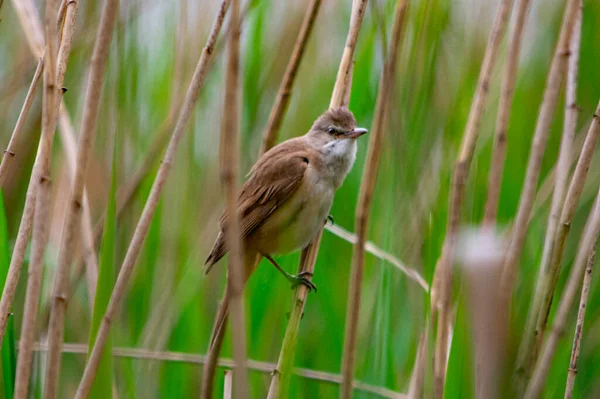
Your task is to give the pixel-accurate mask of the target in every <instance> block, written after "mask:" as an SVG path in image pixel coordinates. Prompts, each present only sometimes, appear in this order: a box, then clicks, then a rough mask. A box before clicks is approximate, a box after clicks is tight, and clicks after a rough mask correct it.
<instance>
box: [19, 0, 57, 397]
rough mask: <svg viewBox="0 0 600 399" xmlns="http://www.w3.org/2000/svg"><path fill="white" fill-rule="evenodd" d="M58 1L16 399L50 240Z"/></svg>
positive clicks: (26, 372) (49, 11)
mask: <svg viewBox="0 0 600 399" xmlns="http://www.w3.org/2000/svg"><path fill="white" fill-rule="evenodd" d="M57 6H58V4H57V2H56V1H55V0H54V1H52V0H49V1H47V2H46V12H45V18H44V20H45V21H44V26H45V36H46V50H45V62H44V63H45V68H44V91H43V107H42V135H41V138H40V144H39V149H38V155H37V159H36V162H35V163H34V167H33V171H32V178H31V181H32V182H31V183H30V186H29V189H31V191H32V192H35V194H34V196H35V206H34V209H35V211H34V212H33V219H34V220H33V234H32V235H33V238H32V244H31V260H30V262H29V276H28V277H29V278H28V279H27V289H26V293H25V308H24V315H23V323H22V328H21V333H22V336H21V340H20V342H19V357H18V361H17V374H16V381H15V395H14V397H15V398H16V399H25V398H26V397H27V391H28V388H29V376H30V374H31V363H32V358H33V343H34V338H35V337H34V334H35V321H36V319H37V310H38V301H39V297H40V292H41V288H42V271H43V266H44V252H45V249H46V243H47V241H48V232H49V222H50V189H51V187H50V185H51V182H50V157H51V153H52V141H53V138H54V130H55V128H56V112H55V110H56V103H57V100H58V93H57V86H56V83H57V82H56V59H57V52H58V51H57V45H56V39H57V37H58V36H57V29H56V10H57Z"/></svg>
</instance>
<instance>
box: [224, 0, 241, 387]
mask: <svg viewBox="0 0 600 399" xmlns="http://www.w3.org/2000/svg"><path fill="white" fill-rule="evenodd" d="M230 20H231V24H232V29H231V33H230V35H229V48H228V50H229V51H228V54H227V55H228V56H227V68H226V76H225V99H224V102H223V120H222V122H221V149H220V154H221V157H220V158H221V159H220V161H221V162H220V163H221V182H222V185H223V187H224V191H225V200H226V205H227V206H226V209H227V214H228V215H229V219H228V223H227V229H226V234H227V246H228V249H229V256H228V276H227V285H228V286H229V307H230V309H231V332H232V341H233V342H232V343H233V345H232V346H233V358H234V361H235V366H234V378H233V383H234V386H233V388H234V396H235V397H236V398H247V397H248V370H247V369H246V321H245V315H244V277H243V276H244V273H245V272H244V269H243V268H244V264H243V259H244V257H243V254H242V243H241V236H240V215H239V214H238V211H237V196H238V187H237V180H238V175H239V101H240V96H239V94H240V91H239V89H240V84H239V81H240V37H241V21H240V2H239V0H232V2H231V11H230Z"/></svg>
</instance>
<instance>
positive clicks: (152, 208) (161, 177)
mask: <svg viewBox="0 0 600 399" xmlns="http://www.w3.org/2000/svg"><path fill="white" fill-rule="evenodd" d="M229 2H230V0H223V1H222V2H221V7H220V9H219V13H218V15H217V18H216V20H215V22H214V23H213V26H212V29H211V32H210V35H209V37H208V40H207V42H206V46H205V47H204V49H203V50H202V54H201V55H200V59H199V61H198V65H197V66H196V70H195V71H194V75H193V77H192V81H191V82H190V85H189V87H188V89H187V93H186V95H185V100H184V101H183V103H182V107H181V110H180V113H179V118H178V120H177V124H176V126H175V130H174V131H173V135H172V137H171V141H170V142H169V146H168V147H167V151H166V152H165V156H164V158H163V161H162V163H161V165H160V167H159V169H158V173H157V175H156V178H155V180H154V184H153V185H152V189H151V191H150V196H149V197H148V200H147V202H146V205H145V207H144V210H143V212H142V216H141V217H140V221H139V222H138V225H137V227H136V230H135V232H134V234H133V237H132V239H131V243H130V245H129V248H128V249H127V254H126V255H125V260H124V261H123V265H122V266H121V269H120V271H119V275H118V277H117V282H116V284H115V288H114V289H113V292H112V295H111V298H110V302H109V304H108V307H107V309H106V314H105V315H104V317H103V318H102V323H101V324H100V328H99V330H98V335H97V337H96V341H95V344H94V347H93V348H92V350H91V353H90V356H89V359H88V362H87V364H86V367H85V370H84V372H83V377H82V379H81V381H80V383H79V387H78V388H77V393H76V395H75V398H76V399H83V398H86V397H87V395H88V394H89V390H90V388H91V386H92V383H93V381H94V377H95V375H96V371H97V369H98V364H99V362H100V359H101V356H102V352H103V349H104V345H105V344H106V339H107V338H108V333H109V331H110V326H111V323H112V320H113V318H114V316H115V314H116V311H117V309H118V307H119V304H120V303H121V300H122V299H123V295H124V294H125V290H126V288H127V285H128V281H129V278H130V277H131V273H132V272H133V268H134V266H135V263H136V260H137V257H138V255H139V253H140V250H141V247H142V244H143V242H144V239H145V237H146V234H147V233H148V229H149V228H150V222H151V221H152V217H153V216H154V213H155V212H156V207H157V205H158V201H159V199H160V195H161V193H162V190H163V189H164V186H165V183H166V180H167V178H168V176H169V172H170V170H171V167H172V164H173V160H174V158H175V156H176V153H177V147H178V145H179V142H180V141H181V138H182V137H183V133H184V131H185V126H186V124H187V122H188V120H189V118H190V115H191V114H192V111H193V108H194V105H195V104H196V102H197V100H198V96H199V94H200V89H201V87H202V85H203V83H204V80H205V78H206V73H207V71H208V67H209V65H210V61H211V59H212V57H213V54H214V52H213V50H214V46H215V41H216V39H217V36H218V34H219V32H220V31H221V26H222V25H223V20H224V18H225V12H226V10H227V7H228V5H229Z"/></svg>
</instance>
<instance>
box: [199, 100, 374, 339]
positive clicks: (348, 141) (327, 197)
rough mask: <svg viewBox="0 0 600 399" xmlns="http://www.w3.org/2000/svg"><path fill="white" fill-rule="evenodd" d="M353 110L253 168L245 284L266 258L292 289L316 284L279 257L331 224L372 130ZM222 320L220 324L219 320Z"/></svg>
mask: <svg viewBox="0 0 600 399" xmlns="http://www.w3.org/2000/svg"><path fill="white" fill-rule="evenodd" d="M356 125H357V123H356V119H355V118H354V115H353V114H352V112H351V111H350V110H349V109H348V108H347V107H335V108H330V109H328V110H327V111H325V112H324V113H323V114H321V115H320V116H319V117H318V118H317V120H316V121H315V122H314V123H313V125H312V127H311V128H310V130H309V131H308V132H307V133H306V134H305V135H303V136H300V137H296V138H292V139H289V140H286V141H284V142H282V143H280V144H278V145H276V146H275V147H273V148H271V149H270V150H269V151H267V152H266V153H264V154H263V155H262V156H261V157H260V158H259V159H258V160H257V161H256V163H255V164H254V166H253V167H252V168H251V170H250V172H249V173H248V175H247V180H246V182H245V183H244V185H243V186H242V188H241V190H240V192H239V196H238V198H237V212H238V215H239V222H240V225H239V226H240V235H241V244H242V249H243V251H242V253H243V274H242V276H243V282H244V283H245V282H246V281H247V280H248V278H249V277H250V275H251V274H252V272H253V271H254V269H255V267H256V266H257V265H258V263H259V262H258V261H259V260H260V259H261V258H263V257H264V258H266V259H267V260H268V261H269V262H270V263H271V264H272V265H273V266H274V267H275V268H276V269H277V270H278V271H279V272H280V273H282V274H283V275H284V276H285V278H286V279H287V280H288V281H289V282H291V283H292V287H295V286H297V285H299V284H303V285H305V286H306V287H308V289H309V291H310V290H312V289H314V290H315V291H316V286H315V285H314V284H313V283H312V282H311V281H310V279H308V277H309V276H310V273H308V272H302V273H299V274H297V275H292V274H290V273H288V272H286V271H285V270H283V269H282V268H281V267H280V266H279V265H278V264H277V262H276V261H275V260H274V259H273V255H283V254H287V253H291V252H294V251H297V250H300V249H303V248H305V247H307V246H308V244H310V242H311V241H312V240H313V239H314V238H315V237H316V235H317V234H318V232H319V231H320V229H321V228H322V227H323V226H324V224H325V223H326V222H327V219H328V218H329V217H330V216H329V211H330V209H331V205H332V203H333V198H334V195H335V192H336V191H337V189H338V188H340V186H341V185H342V183H343V182H344V179H345V178H346V176H347V175H348V173H349V172H350V170H351V169H352V166H353V165H354V162H355V160H356V152H357V139H358V138H359V137H361V136H362V135H364V134H365V133H367V129H364V128H360V127H357V126H356ZM228 218H229V215H228V214H227V212H226V211H225V212H224V213H223V216H222V217H221V219H220V222H219V233H218V236H217V238H216V240H215V243H214V245H213V247H212V250H211V251H210V254H209V255H208V258H207V259H206V262H205V266H206V273H209V272H210V271H211V270H212V268H213V266H214V265H215V264H216V263H217V262H218V261H219V260H220V259H221V258H223V256H225V254H226V253H227V251H228V245H227V234H226V230H227V223H228ZM227 298H228V289H227V287H226V292H225V295H224V299H223V302H222V306H221V311H220V312H219V314H220V316H218V317H217V320H218V321H217V322H216V323H215V330H214V331H213V338H214V334H215V333H216V332H217V331H218V328H220V325H221V324H223V323H224V320H225V317H226V314H227V302H228V299H227ZM219 319H220V320H219Z"/></svg>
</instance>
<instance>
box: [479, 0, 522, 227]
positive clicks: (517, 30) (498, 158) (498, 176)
mask: <svg viewBox="0 0 600 399" xmlns="http://www.w3.org/2000/svg"><path fill="white" fill-rule="evenodd" d="M529 4H530V0H517V3H516V15H515V23H514V25H513V27H512V30H511V32H510V37H509V39H508V43H509V45H508V56H507V59H506V64H505V65H504V73H503V75H502V89H501V94H500V105H499V106H498V116H497V118H496V129H495V133H494V150H493V152H492V162H491V165H490V174H489V182H488V193H487V202H486V204H485V214H484V217H483V224H484V225H485V226H493V225H495V224H496V217H497V215H498V201H499V197H500V187H501V185H502V172H503V170H504V161H505V160H506V146H507V130H508V122H509V120H510V109H511V106H512V101H513V94H514V91H515V83H516V81H517V70H518V67H519V53H520V52H521V42H522V41H523V30H524V28H525V18H526V17H527V11H528V9H529Z"/></svg>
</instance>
